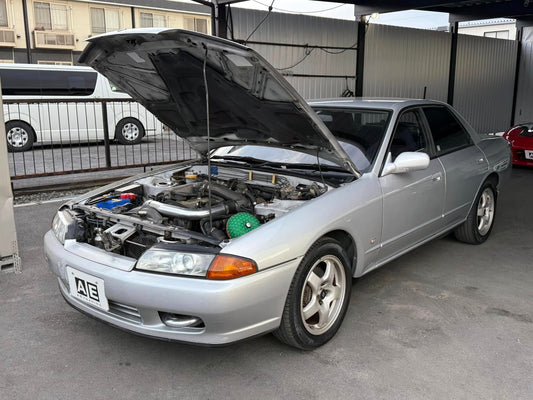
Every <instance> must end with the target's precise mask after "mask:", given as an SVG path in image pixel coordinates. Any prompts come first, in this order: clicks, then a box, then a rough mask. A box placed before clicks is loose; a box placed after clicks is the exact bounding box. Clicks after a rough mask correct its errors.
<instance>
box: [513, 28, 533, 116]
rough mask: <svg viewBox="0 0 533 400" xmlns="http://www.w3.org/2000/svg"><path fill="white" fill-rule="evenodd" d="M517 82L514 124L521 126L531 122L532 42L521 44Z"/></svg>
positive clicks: (532, 97) (532, 94) (532, 83)
mask: <svg viewBox="0 0 533 400" xmlns="http://www.w3.org/2000/svg"><path fill="white" fill-rule="evenodd" d="M532 39H533V37H532ZM518 82H519V83H518V92H517V97H516V111H515V122H516V123H517V124H521V123H523V122H531V121H533V42H522V54H521V56H520V74H519V81H518Z"/></svg>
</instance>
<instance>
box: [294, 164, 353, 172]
mask: <svg viewBox="0 0 533 400" xmlns="http://www.w3.org/2000/svg"><path fill="white" fill-rule="evenodd" d="M283 167H284V168H286V169H305V170H313V171H315V172H320V171H335V172H346V173H350V171H349V170H347V169H346V168H343V167H340V166H338V165H329V164H320V165H318V164H308V163H307V164H304V163H302V164H288V163H284V164H283Z"/></svg>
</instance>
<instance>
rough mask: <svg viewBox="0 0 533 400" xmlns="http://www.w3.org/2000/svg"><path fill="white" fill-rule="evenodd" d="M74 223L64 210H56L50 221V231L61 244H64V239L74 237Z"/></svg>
mask: <svg viewBox="0 0 533 400" xmlns="http://www.w3.org/2000/svg"><path fill="white" fill-rule="evenodd" d="M75 230H76V223H75V221H74V219H73V218H72V217H71V216H70V215H69V214H68V213H67V212H66V211H58V212H57V213H56V215H55V217H54V220H53V221H52V232H54V235H55V236H56V238H57V240H59V241H60V242H61V244H65V240H66V239H74V238H75V237H76V234H75Z"/></svg>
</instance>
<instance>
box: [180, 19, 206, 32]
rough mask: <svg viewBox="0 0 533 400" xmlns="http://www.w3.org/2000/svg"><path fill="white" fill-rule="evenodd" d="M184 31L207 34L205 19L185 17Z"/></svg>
mask: <svg viewBox="0 0 533 400" xmlns="http://www.w3.org/2000/svg"><path fill="white" fill-rule="evenodd" d="M185 29H187V30H189V31H196V32H201V33H207V19H206V18H192V17H185Z"/></svg>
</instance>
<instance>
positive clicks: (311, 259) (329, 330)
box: [274, 238, 352, 350]
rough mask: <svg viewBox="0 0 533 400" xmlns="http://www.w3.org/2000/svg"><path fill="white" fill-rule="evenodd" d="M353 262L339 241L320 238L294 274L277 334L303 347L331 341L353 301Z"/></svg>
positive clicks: (309, 347)
mask: <svg viewBox="0 0 533 400" xmlns="http://www.w3.org/2000/svg"><path fill="white" fill-rule="evenodd" d="M349 265H350V263H349V260H348V257H347V256H346V253H345V252H344V250H343V248H342V246H341V245H340V243H339V242H337V241H336V240H333V239H330V238H321V239H319V240H318V241H317V242H316V243H315V244H314V245H313V246H312V247H311V248H310V249H309V251H308V252H307V254H306V255H305V257H304V258H303V259H302V261H301V263H300V265H299V266H298V269H297V270H296V273H295V274H294V277H293V280H292V282H291V285H290V287H289V293H288V295H287V300H286V302H285V307H284V309H283V315H282V318H281V324H280V327H279V328H278V329H277V330H276V331H275V332H274V336H276V337H277V338H278V339H279V340H281V341H282V342H284V343H286V344H288V345H290V346H294V347H297V348H299V349H302V350H311V349H314V348H316V347H319V346H321V345H323V344H324V343H326V342H327V341H329V340H330V339H331V338H332V337H333V336H334V335H335V333H337V331H338V329H339V327H340V325H341V323H342V320H343V319H344V316H345V314H346V310H347V309H348V304H349V302H350V293H351V288H352V285H351V282H352V281H351V277H352V275H351V269H350V268H349ZM328 267H329V270H328V269H327V268H328ZM328 271H329V273H328ZM321 273H322V275H321ZM315 309H316V310H317V311H314V310H315ZM306 310H307V311H306ZM320 311H323V314H322V315H320ZM325 311H327V313H326V312H325ZM306 314H307V315H306Z"/></svg>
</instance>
